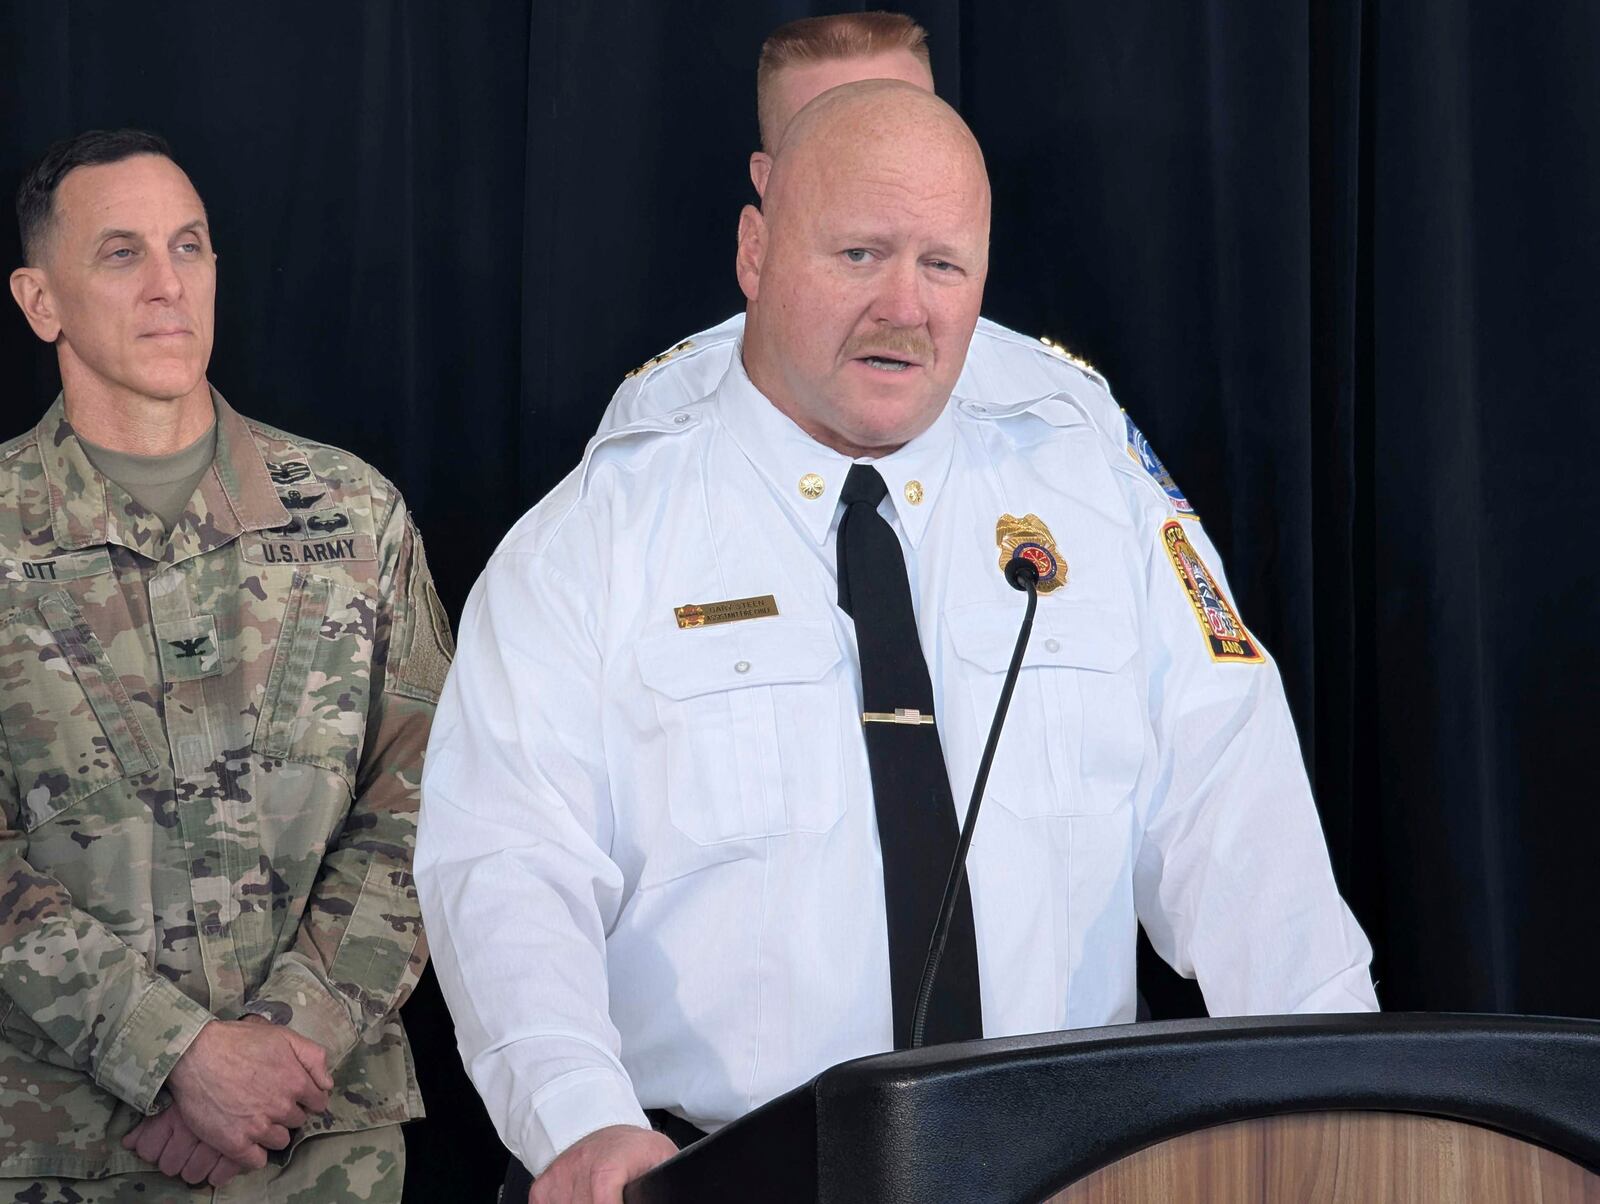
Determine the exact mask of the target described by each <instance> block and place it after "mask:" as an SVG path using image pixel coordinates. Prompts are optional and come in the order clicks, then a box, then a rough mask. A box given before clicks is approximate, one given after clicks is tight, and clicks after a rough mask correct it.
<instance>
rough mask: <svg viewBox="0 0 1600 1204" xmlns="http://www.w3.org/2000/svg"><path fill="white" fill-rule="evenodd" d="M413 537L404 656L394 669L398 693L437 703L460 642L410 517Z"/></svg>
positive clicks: (401, 655) (397, 658)
mask: <svg viewBox="0 0 1600 1204" xmlns="http://www.w3.org/2000/svg"><path fill="white" fill-rule="evenodd" d="M406 526H407V528H409V532H408V533H409V534H410V537H411V566H410V571H409V572H408V573H407V574H406V595H405V603H404V606H405V618H404V621H403V622H402V623H401V625H400V626H401V627H402V628H403V630H402V631H398V632H396V633H395V634H396V635H397V636H399V637H400V639H401V640H402V641H403V647H402V648H401V650H400V655H399V656H398V657H396V658H394V659H393V661H392V668H391V670H390V672H391V674H392V676H393V678H394V681H395V687H396V690H397V692H398V693H401V694H406V695H409V696H411V697H417V698H422V699H425V700H426V701H428V702H437V701H438V700H439V692H440V691H441V690H443V689H444V679H445V674H447V673H448V672H449V671H450V662H451V661H452V660H453V659H454V658H455V654H456V642H455V637H454V636H453V635H452V634H451V632H450V616H449V615H447V614H446V613H445V609H444V603H442V602H440V601H439V593H438V591H437V590H435V589H434V587H433V575H432V574H431V573H429V572H428V557H427V554H426V553H425V552H424V551H423V550H422V536H421V534H420V533H419V532H418V531H417V528H416V524H414V523H413V522H412V521H411V520H410V518H409V517H408V518H407V519H406Z"/></svg>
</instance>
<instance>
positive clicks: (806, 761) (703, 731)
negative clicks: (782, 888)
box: [637, 618, 846, 844]
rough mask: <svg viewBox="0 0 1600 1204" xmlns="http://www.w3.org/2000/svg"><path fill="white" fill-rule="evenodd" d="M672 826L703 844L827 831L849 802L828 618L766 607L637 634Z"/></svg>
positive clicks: (835, 650)
mask: <svg viewBox="0 0 1600 1204" xmlns="http://www.w3.org/2000/svg"><path fill="white" fill-rule="evenodd" d="M637 653H638V660H639V674H640V677H641V679H642V680H643V681H644V684H645V685H646V686H647V687H649V689H650V692H651V696H652V698H653V700H654V703H655V709H656V717H657V719H658V721H659V723H660V726H661V730H662V733H663V734H664V736H665V738H666V758H667V783H666V787H667V805H668V809H669V811H670V814H671V817H672V824H673V827H675V828H677V829H678V831H680V832H682V833H683V834H684V835H685V836H687V837H688V838H689V839H690V840H692V841H694V842H695V843H697V844H719V843H722V842H724V841H733V840H750V839H754V838H758V837H763V836H778V835H783V834H786V833H801V832H811V833H820V832H826V831H828V830H829V829H830V828H832V827H833V825H834V824H835V823H837V822H838V819H839V817H840V815H842V814H843V813H844V790H843V780H842V779H843V770H842V765H843V758H844V716H845V706H846V703H845V700H844V699H843V698H842V697H841V695H840V691H839V688H838V681H837V667H838V665H839V661H840V658H841V654H840V650H839V642H838V638H837V636H836V635H835V633H834V630H833V627H832V625H831V624H829V623H826V622H822V621H808V620H797V619H779V618H768V619H758V620H754V621H750V622H746V623H737V624H730V625H729V626H727V627H716V628H700V629H698V630H689V631H667V632H662V633H660V634H659V635H655V636H649V637H646V638H645V639H643V640H641V641H639V644H638V648H637Z"/></svg>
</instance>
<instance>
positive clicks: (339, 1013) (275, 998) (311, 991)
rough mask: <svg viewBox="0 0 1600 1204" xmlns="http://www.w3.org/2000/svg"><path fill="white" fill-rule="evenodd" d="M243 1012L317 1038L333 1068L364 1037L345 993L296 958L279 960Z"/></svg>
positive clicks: (313, 1039) (303, 1035)
mask: <svg viewBox="0 0 1600 1204" xmlns="http://www.w3.org/2000/svg"><path fill="white" fill-rule="evenodd" d="M244 1013H245V1014H246V1015H250V1016H262V1017H265V1018H266V1019H268V1020H270V1021H272V1023H274V1024H281V1025H283V1027H285V1028H288V1029H292V1030H293V1031H294V1032H297V1033H299V1034H300V1035H301V1036H302V1037H305V1038H307V1039H308V1040H311V1041H315V1042H316V1043H317V1044H318V1045H320V1046H322V1048H323V1049H324V1050H325V1051H326V1052H327V1055H328V1069H329V1070H330V1071H331V1070H332V1069H333V1068H334V1067H335V1066H337V1065H339V1063H341V1062H343V1061H344V1060H345V1058H346V1057H348V1056H349V1054H350V1051H351V1050H352V1049H354V1048H355V1047H356V1042H357V1041H358V1040H359V1039H360V1037H361V1034H360V1032H359V1031H358V1030H357V1029H356V1026H355V1022H354V1020H352V1019H351V1016H350V1005H349V1004H348V1003H347V1002H346V1000H345V998H344V996H343V995H339V994H337V993H335V992H332V991H330V990H328V988H327V987H326V986H324V985H323V983H322V980H321V979H320V978H318V977H317V976H316V975H315V974H313V973H312V972H311V971H310V970H308V969H306V967H305V966H303V965H301V964H300V962H299V961H297V960H295V958H293V957H288V956H286V957H280V958H279V959H278V964H277V965H275V966H273V967H272V973H270V974H268V975H267V981H266V982H264V983H262V984H261V990H259V991H257V992H256V994H255V996H254V997H253V998H252V999H251V1000H250V1002H249V1003H247V1004H245V1006H244Z"/></svg>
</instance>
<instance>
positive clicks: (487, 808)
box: [416, 541, 647, 1174]
mask: <svg viewBox="0 0 1600 1204" xmlns="http://www.w3.org/2000/svg"><path fill="white" fill-rule="evenodd" d="M592 615H593V611H592V607H590V606H589V605H587V603H586V595H585V593H584V591H583V590H582V589H581V588H580V587H579V586H578V585H577V583H576V582H574V581H573V580H572V579H571V578H569V577H568V576H567V575H566V574H565V573H563V572H562V571H561V570H560V569H559V568H557V567H555V566H553V565H552V564H550V563H549V562H548V560H546V559H544V558H542V557H535V556H533V555H531V554H529V553H528V552H527V551H526V550H525V544H518V543H517V542H514V541H513V542H509V543H508V545H507V546H506V547H505V548H503V549H502V550H501V551H500V552H499V553H497V554H496V555H495V557H494V558H493V559H492V560H491V561H490V563H489V566H488V568H487V569H486V570H485V571H484V574H483V576H482V578H480V580H479V581H478V583H477V585H476V586H475V587H474V589H473V591H472V595H471V597H470V599H469V600H468V602H467V607H466V611H465V614H464V615H463V618H462V623H461V635H460V642H459V648H458V652H457V654H456V659H455V664H454V667H453V668H452V670H451V673H450V676H449V679H448V681H447V683H446V685H445V689H444V694H443V697H442V698H441V699H440V704H439V711H438V716H437V718H436V720H435V722H434V726H433V734H432V738H431V740H430V741H429V746H428V755H427V761H426V769H425V771H424V774H423V800H424V801H423V807H422V816H421V820H420V825H419V829H418V834H417V852H416V877H417V891H418V894H419V896H420V898H421V900H422V907H423V913H424V917H425V921H426V924H427V928H428V932H429V934H430V936H431V938H432V940H431V946H432V949H433V962H434V968H435V971H436V972H437V974H438V978H439V984H440V987H441V988H442V990H443V992H444V996H445V1000H446V1002H447V1003H448V1004H449V1005H450V1012H451V1015H452V1016H453V1017H454V1019H455V1025H456V1037H457V1043H458V1046H459V1048H460V1052H461V1057H462V1061H463V1062H464V1063H465V1065H466V1067H467V1071H468V1073H469V1075H470V1076H471V1078H472V1081H473V1083H474V1084H475V1085H476V1087H477V1089H478V1092H479V1094H480V1095H481V1096H482V1097H483V1100H484V1103H485V1105H486V1106H487V1108H488V1111H489V1115H490V1117H491V1119H492V1120H493V1121H494V1124H495V1127H496V1129H497V1130H498V1132H499V1134H500V1138H501V1140H502V1141H503V1142H505V1144H506V1146H507V1147H508V1148H509V1149H511V1150H512V1152H514V1153H515V1154H516V1155H517V1156H518V1157H519V1158H521V1159H522V1161H523V1163H524V1164H525V1165H526V1166H527V1167H528V1168H529V1169H530V1170H531V1171H533V1172H534V1173H535V1174H538V1173H539V1172H540V1171H542V1170H543V1169H544V1168H545V1166H546V1165H548V1164H549V1162H550V1161H551V1160H552V1159H553V1158H554V1157H555V1156H556V1155H557V1154H559V1153H560V1152H561V1151H562V1150H563V1149H565V1148H566V1147H567V1146H569V1145H571V1144H572V1143H573V1142H575V1141H577V1140H578V1139H579V1138H581V1137H583V1136H585V1135H586V1134H588V1133H591V1132H594V1131H595V1130H596V1129H600V1128H603V1127H605V1126H607V1125H613V1124H635V1125H640V1126H645V1125H646V1124H647V1122H646V1120H645V1117H644V1113H643V1111H642V1110H641V1108H640V1106H639V1103H638V1100H637V1098H636V1096H635V1093H634V1089H633V1084H632V1083H631V1081H630V1080H629V1077H628V1075H627V1073H626V1071H625V1070H624V1069H623V1066H622V1062H621V1059H620V1041H619V1038H618V1034H617V1030H616V1028H615V1027H614V1026H613V1024H612V1022H611V1019H610V1017H609V1015H608V1011H607V1000H608V992H607V983H606V953H605V935H606V932H607V930H608V928H609V927H610V926H611V925H612V924H613V923H614V922H615V919H616V913H617V909H618V907H619V906H620V895H621V886H622V875H621V873H620V872H619V870H618V869H617V867H616V865H614V864H613V863H612V861H611V860H610V858H609V857H608V856H607V849H608V847H609V845H610V841H611V831H612V816H611V804H610V796H609V791H608V787H607V781H606V770H605V758H604V753H603V747H602V740H601V735H600V732H601V724H600V658H599V654H598V652H597V649H596V646H595V644H594V642H593V618H592Z"/></svg>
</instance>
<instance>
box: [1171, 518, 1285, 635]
mask: <svg viewBox="0 0 1600 1204" xmlns="http://www.w3.org/2000/svg"><path fill="white" fill-rule="evenodd" d="M1161 546H1162V547H1163V549H1165V551H1166V553H1167V559H1169V560H1170V561H1171V562H1172V571H1173V572H1174V573H1176V574H1177V575H1178V583H1179V584H1180V585H1182V586H1183V592H1184V593H1185V594H1187V595H1188V598H1189V605H1190V606H1191V607H1193V608H1194V617H1195V620H1196V621H1197V622H1198V623H1199V624H1200V633H1201V634H1202V635H1203V636H1204V637H1205V640H1206V651H1208V652H1209V653H1210V654H1211V659H1212V660H1214V661H1218V662H1225V661H1234V662H1238V663H1242V664H1252V665H1256V664H1260V663H1261V661H1262V659H1263V658H1262V655H1261V649H1260V648H1258V647H1257V646H1256V642H1255V639H1254V637H1252V636H1251V634H1250V633H1249V632H1248V631H1246V630H1245V627H1244V623H1243V622H1241V621H1240V619H1239V612H1238V611H1236V610H1234V609H1233V604H1232V603H1230V602H1229V601H1228V599H1227V598H1225V597H1224V596H1223V594H1222V590H1221V588H1220V587H1219V586H1218V585H1217V582H1216V578H1214V577H1213V576H1212V575H1211V570H1210V569H1208V568H1206V566H1205V562H1204V561H1202V560H1201V559H1200V554H1199V553H1198V552H1196V551H1195V550H1194V545H1193V544H1191V543H1190V542H1189V537H1188V535H1186V534H1185V533H1184V530H1183V524H1182V523H1180V522H1178V521H1177V520H1176V519H1169V520H1168V521H1167V522H1165V523H1163V524H1162V526H1161Z"/></svg>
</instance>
